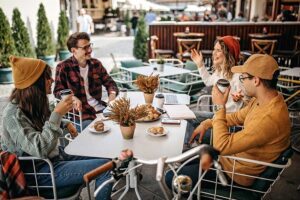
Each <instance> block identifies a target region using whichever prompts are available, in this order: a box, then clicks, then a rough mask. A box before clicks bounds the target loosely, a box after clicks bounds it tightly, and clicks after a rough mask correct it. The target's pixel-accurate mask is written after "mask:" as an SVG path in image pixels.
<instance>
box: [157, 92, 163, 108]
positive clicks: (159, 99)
mask: <svg viewBox="0 0 300 200" xmlns="http://www.w3.org/2000/svg"><path fill="white" fill-rule="evenodd" d="M155 98H156V101H157V107H158V108H161V109H162V108H163V106H164V103H165V96H164V95H163V94H157V95H156V96H155Z"/></svg>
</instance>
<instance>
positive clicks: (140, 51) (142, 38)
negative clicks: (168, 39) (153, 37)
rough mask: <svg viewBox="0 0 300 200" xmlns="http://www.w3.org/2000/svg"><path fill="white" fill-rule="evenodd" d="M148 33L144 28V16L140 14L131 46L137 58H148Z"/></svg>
mask: <svg viewBox="0 0 300 200" xmlns="http://www.w3.org/2000/svg"><path fill="white" fill-rule="evenodd" d="M147 38H148V33H147V29H146V23H145V19H144V16H143V15H142V16H141V17H140V18H139V22H138V31H137V34H136V36H135V38H134V47H133V55H134V56H135V57H136V58H137V59H141V60H143V61H147V59H148V42H147Z"/></svg>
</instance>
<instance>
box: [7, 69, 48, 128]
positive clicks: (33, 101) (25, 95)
mask: <svg viewBox="0 0 300 200" xmlns="http://www.w3.org/2000/svg"><path fill="white" fill-rule="evenodd" d="M50 78H51V68H50V66H49V65H46V68H45V70H44V72H43V73H42V75H41V76H40V78H39V79H38V80H37V81H36V82H35V83H34V84H32V85H31V86H29V87H27V88H25V89H17V88H15V89H14V90H13V91H12V93H11V95H10V98H9V99H10V101H11V102H13V103H14V104H17V105H18V107H19V108H20V109H21V110H22V111H23V112H24V113H25V115H26V116H27V117H28V118H29V119H30V120H31V122H32V126H33V127H34V128H35V129H36V130H39V131H41V130H42V129H43V126H44V124H45V122H46V120H48V118H49V116H50V110H49V101H48V97H47V92H46V80H48V79H50Z"/></svg>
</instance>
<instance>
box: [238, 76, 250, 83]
mask: <svg viewBox="0 0 300 200" xmlns="http://www.w3.org/2000/svg"><path fill="white" fill-rule="evenodd" d="M247 78H248V79H252V78H253V76H246V77H243V75H240V76H239V80H240V82H241V83H243V82H244V80H245V79H247Z"/></svg>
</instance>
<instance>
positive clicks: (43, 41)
mask: <svg viewBox="0 0 300 200" xmlns="http://www.w3.org/2000/svg"><path fill="white" fill-rule="evenodd" d="M37 17H38V22H37V48H36V54H37V56H38V57H43V56H49V55H53V54H55V45H54V44H53V39H52V34H51V29H50V25H49V22H48V19H47V16H46V12H45V8H44V5H43V4H42V3H41V4H40V7H39V10H38V15H37Z"/></svg>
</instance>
